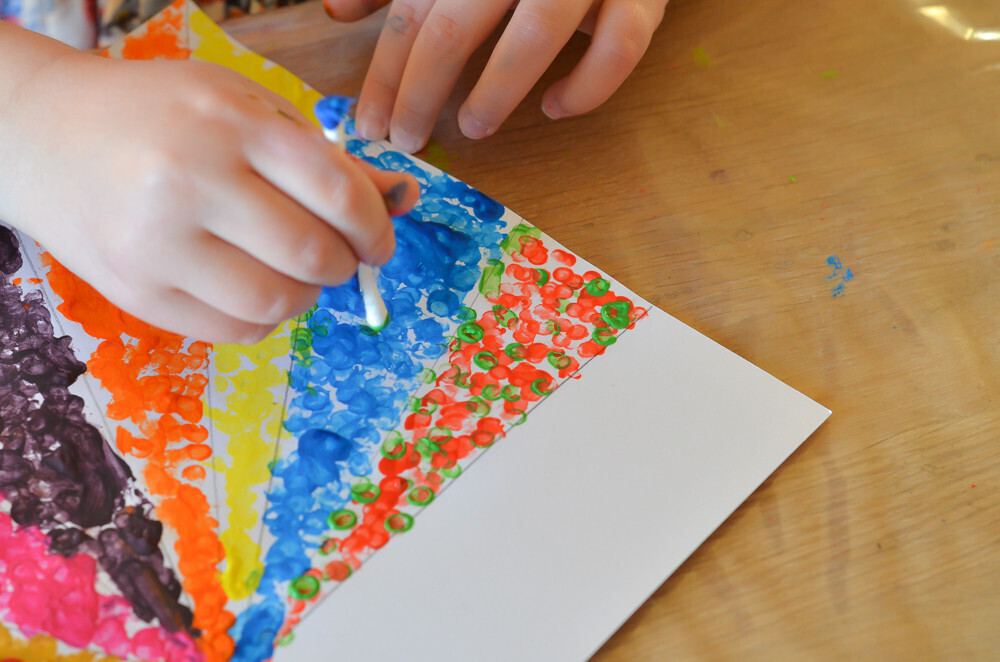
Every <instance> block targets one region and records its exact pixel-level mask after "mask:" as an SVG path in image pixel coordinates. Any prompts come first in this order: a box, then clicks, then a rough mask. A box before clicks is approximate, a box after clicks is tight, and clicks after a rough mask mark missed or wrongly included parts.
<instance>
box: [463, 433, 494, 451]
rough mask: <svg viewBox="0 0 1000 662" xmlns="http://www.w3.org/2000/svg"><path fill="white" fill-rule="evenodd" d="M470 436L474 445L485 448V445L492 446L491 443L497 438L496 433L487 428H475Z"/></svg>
mask: <svg viewBox="0 0 1000 662" xmlns="http://www.w3.org/2000/svg"><path fill="white" fill-rule="evenodd" d="M470 438H471V441H472V443H473V444H475V445H476V446H479V447H480V448H486V447H487V446H492V445H493V443H494V442H495V441H496V440H497V437H496V435H495V434H493V433H492V432H490V431H489V430H476V431H475V432H473V433H472V435H471V437H470Z"/></svg>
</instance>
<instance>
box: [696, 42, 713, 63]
mask: <svg viewBox="0 0 1000 662" xmlns="http://www.w3.org/2000/svg"><path fill="white" fill-rule="evenodd" d="M692 59H693V60H694V63H695V64H697V65H698V66H699V67H707V66H710V65H711V64H712V61H711V59H709V57H708V53H707V52H706V51H705V49H704V48H702V47H701V46H698V47H697V48H695V49H694V53H693V54H692Z"/></svg>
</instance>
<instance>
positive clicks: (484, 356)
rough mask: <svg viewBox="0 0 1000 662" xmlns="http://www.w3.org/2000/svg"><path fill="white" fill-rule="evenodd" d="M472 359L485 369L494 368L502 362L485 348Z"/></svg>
mask: <svg viewBox="0 0 1000 662" xmlns="http://www.w3.org/2000/svg"><path fill="white" fill-rule="evenodd" d="M472 360H473V361H474V362H475V364H476V365H477V366H479V367H480V368H482V369H483V370H492V369H493V368H495V367H497V365H498V364H499V363H500V361H499V360H498V359H497V357H495V356H493V353H492V352H490V351H488V350H485V349H484V350H483V351H481V352H478V353H477V354H476V355H475V356H473V357H472Z"/></svg>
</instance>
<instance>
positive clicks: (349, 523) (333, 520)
mask: <svg viewBox="0 0 1000 662" xmlns="http://www.w3.org/2000/svg"><path fill="white" fill-rule="evenodd" d="M357 522H358V516H357V515H355V514H354V511H351V510H347V509H346V508H341V509H340V510H335V511H333V512H332V513H330V516H329V517H327V518H326V523H327V524H329V525H330V528H333V529H337V530H338V531H343V530H345V529H350V528H351V527H353V526H354V525H355V524H357Z"/></svg>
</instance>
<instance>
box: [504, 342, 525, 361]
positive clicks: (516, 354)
mask: <svg viewBox="0 0 1000 662" xmlns="http://www.w3.org/2000/svg"><path fill="white" fill-rule="evenodd" d="M503 351H504V353H505V354H506V355H507V356H509V357H510V358H512V359H513V360H515V361H523V360H524V359H526V358H527V357H528V350H526V349H525V348H524V345H522V344H521V343H519V342H512V343H510V344H509V345H507V346H506V347H504V350H503Z"/></svg>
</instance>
